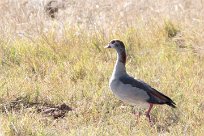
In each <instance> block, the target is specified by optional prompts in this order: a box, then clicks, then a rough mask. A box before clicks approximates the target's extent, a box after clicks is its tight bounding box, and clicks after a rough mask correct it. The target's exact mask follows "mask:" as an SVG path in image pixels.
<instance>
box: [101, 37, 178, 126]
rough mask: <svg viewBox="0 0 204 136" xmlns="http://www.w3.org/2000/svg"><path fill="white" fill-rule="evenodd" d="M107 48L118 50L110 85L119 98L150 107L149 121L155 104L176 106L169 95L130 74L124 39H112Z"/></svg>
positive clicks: (148, 112)
mask: <svg viewBox="0 0 204 136" xmlns="http://www.w3.org/2000/svg"><path fill="white" fill-rule="evenodd" d="M105 48H113V49H115V50H116V52H117V61H116V63H115V66H114V70H113V73H112V76H111V78H110V80H109V87H110V89H111V90H112V92H113V94H114V95H115V96H116V97H117V98H118V99H120V100H122V101H123V102H125V103H128V104H130V105H132V106H139V107H141V106H142V107H146V108H148V109H147V111H146V117H147V118H148V120H149V122H151V118H150V111H151V109H152V107H153V105H155V104H157V105H162V104H167V105H168V106H171V107H172V108H176V106H175V105H176V104H175V103H174V102H173V100H171V99H170V98H169V97H168V96H166V95H164V94H162V93H161V92H159V91H157V90H156V89H154V88H153V87H151V86H150V85H149V84H147V83H145V82H144V81H142V80H139V79H135V78H133V77H132V76H130V75H128V73H127V72H126V67H125V64H126V50H125V46H124V43H123V42H122V41H120V40H116V39H114V40H111V41H110V42H109V44H108V45H107V46H105ZM139 113H140V112H139Z"/></svg>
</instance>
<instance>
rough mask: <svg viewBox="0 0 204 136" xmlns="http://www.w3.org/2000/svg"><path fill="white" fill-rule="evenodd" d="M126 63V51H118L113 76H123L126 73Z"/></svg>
mask: <svg viewBox="0 0 204 136" xmlns="http://www.w3.org/2000/svg"><path fill="white" fill-rule="evenodd" d="M125 63H126V53H125V51H122V52H117V61H116V63H115V67H114V70H113V74H112V77H113V78H117V77H121V76H123V75H125V74H126V68H125Z"/></svg>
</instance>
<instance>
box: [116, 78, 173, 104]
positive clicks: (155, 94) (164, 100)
mask: <svg viewBox="0 0 204 136" xmlns="http://www.w3.org/2000/svg"><path fill="white" fill-rule="evenodd" d="M119 80H120V81H121V82H122V83H123V84H129V85H131V86H133V87H136V88H139V89H140V90H142V91H145V92H146V93H147V94H148V96H149V99H148V100H147V102H149V103H153V104H168V105H169V106H172V107H175V103H174V102H173V101H172V100H171V99H170V98H169V97H167V96H165V95H164V94H162V93H160V92H159V91H157V90H156V89H154V88H152V87H151V86H150V85H148V84H147V83H145V82H144V81H141V80H136V79H134V78H133V77H130V76H122V77H121V78H120V79H119Z"/></svg>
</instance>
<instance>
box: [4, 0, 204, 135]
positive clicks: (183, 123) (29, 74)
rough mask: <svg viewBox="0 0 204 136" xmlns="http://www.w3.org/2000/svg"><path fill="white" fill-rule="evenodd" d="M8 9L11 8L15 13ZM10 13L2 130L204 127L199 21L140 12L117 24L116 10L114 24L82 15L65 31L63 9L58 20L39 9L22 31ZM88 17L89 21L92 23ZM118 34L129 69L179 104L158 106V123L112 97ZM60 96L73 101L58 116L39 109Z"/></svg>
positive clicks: (111, 131)
mask: <svg viewBox="0 0 204 136" xmlns="http://www.w3.org/2000/svg"><path fill="white" fill-rule="evenodd" d="M9 4H11V3H9ZM149 4H150V5H151V4H152V3H149ZM119 5H123V4H120V2H119ZM85 6H87V5H85ZM100 6H101V5H100V4H99V7H100ZM10 10H11V9H10ZM10 10H9V9H8V13H13V11H10ZM24 10H25V11H26V10H27V9H26V8H25V9H24V8H23V9H22V11H18V12H16V17H15V18H21V20H26V17H25V16H26V15H27V14H26V12H25V14H22V15H21V14H20V12H24ZM30 10H32V9H30ZM75 10H76V9H75ZM93 10H94V9H91V12H93ZM116 10H119V9H116ZM130 11H132V12H133V9H130ZM4 12H6V11H4ZM86 12H88V11H86ZM132 12H131V13H132ZM96 13H99V11H97V12H96ZM102 13H103V12H102ZM111 13H113V14H116V13H115V12H113V11H112V10H111ZM59 14H60V13H59ZM93 14H94V12H93ZM104 14H105V13H104ZM166 14H167V13H166ZM90 16H91V15H90ZM138 16H139V15H138ZM9 17H10V18H12V16H8V15H6V17H2V20H3V23H2V24H1V25H2V26H3V25H4V26H5V28H10V29H3V27H1V29H0V30H1V31H2V33H1V34H0V35H1V36H0V41H1V42H0V61H1V64H0V69H1V71H0V103H1V105H0V108H1V111H0V122H1V123H0V124H1V125H0V126H1V127H0V130H1V131H0V132H1V133H2V134H1V133H0V135H11V136H12V135H19V136H24V135H25V136H27V135H37V136H41V135H43V136H44V135H53V136H55V135H56V136H57V135H198V136H199V135H202V134H203V131H204V121H203V120H204V116H203V115H202V114H203V111H204V101H203V89H204V87H203V83H204V78H203V77H204V72H203V67H204V61H203V53H202V48H203V46H202V43H203V32H202V30H200V29H199V28H200V26H202V23H198V24H199V25H193V23H192V22H190V20H189V21H187V22H182V21H181V20H180V18H179V19H176V20H173V19H171V18H170V19H166V18H162V19H158V18H156V17H155V18H154V16H153V15H152V16H150V19H149V21H146V20H142V19H141V18H140V17H138V18H137V20H134V21H135V22H134V21H132V23H130V24H128V22H126V21H128V20H130V19H131V18H130V16H127V18H126V19H127V20H125V22H126V23H127V24H126V25H124V26H122V25H121V24H117V23H118V22H117V21H120V19H121V18H116V16H114V17H113V19H116V20H117V21H116V22H117V23H116V24H117V26H118V28H117V29H115V27H109V28H106V27H107V24H105V23H104V26H101V27H97V24H96V26H95V27H97V28H98V29H93V30H92V29H91V30H90V29H88V28H89V27H84V24H83V23H82V24H83V25H80V23H79V24H78V25H72V24H70V25H66V24H65V25H63V29H62V31H61V29H59V24H60V23H61V20H60V19H61V18H60V17H59V18H58V19H59V22H58V21H57V20H49V18H46V17H45V16H44V15H42V16H37V17H36V19H38V20H37V21H39V24H38V23H36V24H37V25H36V27H34V26H35V25H34V24H35V21H36V20H33V21H34V22H28V24H30V26H29V25H26V27H25V28H24V25H25V24H21V27H20V29H21V30H22V33H21V34H19V33H12V32H13V31H14V28H16V29H19V28H18V27H19V26H18V25H15V24H14V23H12V21H11V20H8V24H9V25H8V24H5V22H6V21H5V20H6V18H9ZM133 17H134V16H133ZM12 19H13V18H12ZM90 19H92V18H91V17H90ZM90 19H88V20H89V21H90ZM21 20H20V19H19V20H18V21H21ZM47 20H49V21H50V22H51V25H50V26H49V27H47V26H46V25H45V24H44V23H45V22H46V21H47ZM13 21H15V19H13ZM41 21H42V22H41ZM44 21H45V22H44ZM86 21H87V20H86ZM89 21H88V25H93V24H90V22H89ZM92 21H93V20H92ZM103 21H104V20H102V22H103ZM113 22H114V21H113ZM97 23H99V22H97ZM100 23H101V22H100ZM123 24H124V23H123ZM30 28H33V29H30ZM44 28H46V31H45V30H44ZM104 28H106V29H104ZM36 29H38V31H37V30H36ZM113 38H117V39H121V40H122V41H124V43H125V45H126V48H127V53H128V60H127V70H128V73H130V74H131V75H134V76H135V77H137V78H139V79H143V80H144V81H146V82H147V83H149V84H150V85H152V86H154V87H155V88H157V89H158V90H160V91H161V92H163V93H164V94H166V95H168V96H170V97H171V98H172V99H173V100H174V101H175V102H176V104H177V109H171V108H170V107H168V106H155V107H154V108H153V110H152V117H153V119H154V120H155V124H154V126H153V127H151V126H150V125H149V123H148V120H147V119H146V118H145V117H144V116H142V117H141V118H140V120H139V122H136V121H135V116H134V115H133V114H132V113H133V108H132V107H130V106H129V105H126V104H125V103H123V102H121V101H119V100H118V99H117V98H115V96H114V95H113V94H112V92H111V91H110V89H109V87H108V82H109V78H110V76H111V73H112V70H113V66H114V62H115V59H116V54H115V51H113V50H106V49H104V48H103V47H104V46H105V45H106V44H107V43H108V42H109V41H110V40H111V39H113ZM62 103H65V104H66V105H68V106H70V107H71V108H72V111H67V112H66V113H65V117H63V118H57V119H54V117H53V116H52V114H45V113H44V112H39V111H38V109H39V108H41V109H44V108H45V107H48V108H51V107H49V106H50V105H54V106H57V105H60V104H62Z"/></svg>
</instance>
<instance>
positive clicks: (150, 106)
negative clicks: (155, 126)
mask: <svg viewBox="0 0 204 136" xmlns="http://www.w3.org/2000/svg"><path fill="white" fill-rule="evenodd" d="M152 107H153V104H152V103H149V109H148V110H147V112H146V117H147V118H148V119H149V122H150V123H151V117H150V115H149V113H150V111H151V109H152Z"/></svg>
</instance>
